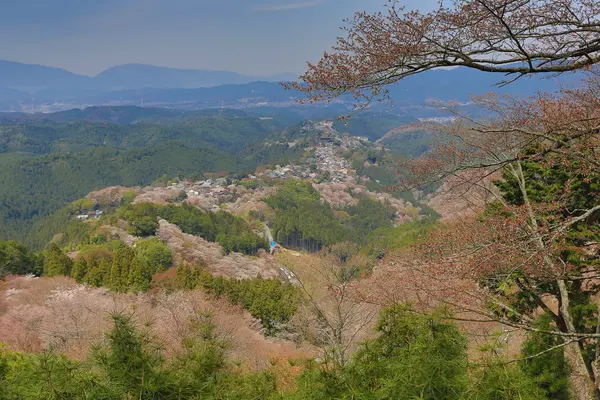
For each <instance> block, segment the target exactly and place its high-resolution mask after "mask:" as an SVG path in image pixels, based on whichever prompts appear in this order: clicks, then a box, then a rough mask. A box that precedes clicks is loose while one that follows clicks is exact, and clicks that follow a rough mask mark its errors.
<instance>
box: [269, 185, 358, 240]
mask: <svg viewBox="0 0 600 400" xmlns="http://www.w3.org/2000/svg"><path fill="white" fill-rule="evenodd" d="M265 202H266V203H267V204H268V205H269V206H271V207H272V208H273V209H275V211H276V213H277V218H276V220H275V221H274V223H273V236H274V237H275V240H276V241H277V242H280V243H282V244H283V245H284V246H291V247H296V248H304V249H308V250H310V251H318V250H320V249H321V247H322V246H327V245H331V244H334V243H337V242H341V241H343V240H345V238H346V232H345V231H344V229H343V227H342V225H341V224H340V222H339V221H338V220H337V219H336V218H335V216H334V215H333V211H332V209H331V207H330V206H329V205H328V204H326V203H321V201H320V200H319V194H318V193H317V192H316V191H315V190H314V189H313V188H312V185H311V184H310V183H296V182H289V183H286V185H285V186H284V187H283V188H282V189H281V190H279V191H278V192H277V194H275V195H274V196H271V197H269V198H267V199H265Z"/></svg>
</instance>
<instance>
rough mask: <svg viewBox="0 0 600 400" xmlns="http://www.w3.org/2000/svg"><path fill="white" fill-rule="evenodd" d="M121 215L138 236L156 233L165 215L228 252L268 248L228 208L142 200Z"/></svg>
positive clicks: (130, 229) (166, 217)
mask: <svg viewBox="0 0 600 400" xmlns="http://www.w3.org/2000/svg"><path fill="white" fill-rule="evenodd" d="M120 214H121V216H122V218H123V219H125V220H126V221H127V222H128V223H129V228H128V230H129V233H130V234H132V235H135V236H151V235H154V234H155V233H156V229H157V228H158V219H159V218H163V219H165V220H167V221H169V222H170V223H172V224H175V225H177V226H179V228H181V230H182V231H183V232H185V233H189V234H191V235H196V236H200V237H202V238H204V239H205V240H208V241H210V242H218V243H219V244H221V245H222V246H223V248H224V249H225V251H226V252H240V253H244V254H248V255H253V254H256V252H257V251H258V250H259V249H266V247H267V243H266V242H265V240H264V239H263V238H261V237H259V236H257V235H256V234H255V233H254V232H252V228H251V227H250V225H249V224H248V223H247V222H246V221H245V220H244V219H243V218H240V217H236V216H235V215H233V214H231V213H228V212H225V211H219V212H216V213H212V212H204V211H202V210H200V209H198V208H196V207H193V206H190V205H188V204H183V205H181V206H176V205H169V206H160V205H156V204H150V203H141V204H136V205H131V206H129V207H126V208H124V209H122V210H121V211H120Z"/></svg>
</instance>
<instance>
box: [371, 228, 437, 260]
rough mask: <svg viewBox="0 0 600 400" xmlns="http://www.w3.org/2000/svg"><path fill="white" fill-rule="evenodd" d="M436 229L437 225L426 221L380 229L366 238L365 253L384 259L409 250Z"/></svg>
mask: <svg viewBox="0 0 600 400" xmlns="http://www.w3.org/2000/svg"><path fill="white" fill-rule="evenodd" d="M434 227H435V223H433V222H430V221H429V220H425V221H415V222H410V223H407V224H402V225H399V226H397V227H395V228H391V227H383V228H378V229H376V230H374V231H373V232H371V233H370V234H369V235H368V236H367V237H366V239H365V243H366V244H365V246H364V251H365V252H366V253H367V254H369V255H372V256H375V257H377V258H383V256H385V255H386V254H388V253H393V252H395V251H399V250H401V249H404V248H407V247H408V246H410V245H411V244H413V243H415V242H417V241H418V240H419V238H421V237H423V236H425V235H426V234H427V232H428V231H430V230H431V229H433V228H434Z"/></svg>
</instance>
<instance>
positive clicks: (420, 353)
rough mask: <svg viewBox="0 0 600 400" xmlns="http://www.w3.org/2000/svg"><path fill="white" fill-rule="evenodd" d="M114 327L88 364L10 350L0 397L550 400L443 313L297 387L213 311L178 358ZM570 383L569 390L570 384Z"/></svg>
mask: <svg viewBox="0 0 600 400" xmlns="http://www.w3.org/2000/svg"><path fill="white" fill-rule="evenodd" d="M111 317H112V320H113V325H114V327H113V329H112V331H110V332H109V333H108V334H107V335H106V338H105V340H104V342H103V343H101V344H99V345H97V346H95V347H94V348H93V350H92V351H91V352H90V354H89V356H88V358H87V359H86V360H85V361H83V362H77V361H73V360H70V359H68V358H66V357H63V356H60V355H56V354H53V353H51V352H46V353H42V354H21V353H15V352H10V351H7V350H3V351H0V382H1V383H2V385H0V399H3V400H16V399H19V400H34V399H35V400H37V399H57V400H58V399H74V400H79V399H107V400H113V399H114V400H124V399H132V398H136V399H144V400H146V399H174V400H175V399H178V400H183V399H240V400H241V399H263V400H275V399H279V400H308V399H332V400H336V399H337V400H343V399H374V400H378V399H380V400H383V399H417V398H418V399H425V400H439V399H446V400H467V399H477V400H513V399H522V400H543V399H550V398H563V397H552V396H553V394H557V392H554V393H550V392H548V391H547V390H544V389H543V388H541V387H540V386H539V385H538V384H536V381H535V377H533V376H532V375H531V374H529V370H528V369H527V367H526V366H525V364H524V363H510V364H508V363H505V362H504V360H503V359H502V358H501V357H499V356H497V355H493V352H491V353H492V354H490V355H489V356H487V357H483V359H482V360H481V361H480V362H478V363H477V364H471V363H470V362H469V360H468V357H467V339H466V337H465V336H464V335H463V334H462V333H461V332H460V330H459V329H458V328H457V327H456V326H455V325H454V323H453V322H452V321H451V319H452V315H450V314H449V313H448V312H447V311H444V310H438V311H435V312H433V313H431V314H429V315H420V314H416V313H415V312H414V311H413V310H412V309H410V308H409V307H407V306H403V305H397V306H393V307H390V308H387V309H384V310H383V311H382V312H381V316H380V319H379V322H378V324H377V328H376V329H377V333H378V334H377V337H375V338H374V339H370V340H367V341H366V342H364V343H363V344H362V345H361V346H360V347H359V349H358V350H357V351H356V352H355V353H354V355H353V356H352V359H351V360H350V362H349V363H348V364H347V365H345V366H341V367H339V368H330V367H328V361H327V360H321V362H322V363H323V364H319V363H316V362H314V361H308V360H307V361H306V362H305V363H304V368H303V372H302V373H301V374H300V376H299V377H298V378H297V382H296V387H295V388H294V389H288V390H285V391H284V390H283V389H282V388H280V387H278V385H277V376H276V375H275V374H274V372H273V370H269V369H267V370H263V371H258V372H252V373H245V374H243V373H241V372H239V371H240V370H239V369H236V368H235V367H234V366H232V365H231V364H230V363H229V362H228V361H227V359H226V351H227V344H226V343H225V342H223V341H222V340H220V339H219V337H220V336H219V332H218V331H217V330H216V327H215V325H214V324H213V323H212V321H211V319H210V317H206V316H205V317H203V318H202V319H200V320H198V321H194V324H195V326H196V329H195V330H194V332H193V333H192V334H190V335H189V336H188V337H186V338H185V339H184V340H183V343H182V346H181V350H179V351H172V352H171V354H172V356H171V358H167V357H166V350H168V349H165V348H164V346H163V345H162V343H161V342H159V341H158V340H157V338H156V337H155V336H153V335H152V331H151V327H150V330H149V329H148V328H146V329H144V330H141V329H139V328H138V327H137V326H136V324H135V323H134V322H133V320H132V319H131V317H130V316H128V315H125V314H118V313H117V314H113V315H112V316H111ZM563 389H568V387H566V388H565V387H563Z"/></svg>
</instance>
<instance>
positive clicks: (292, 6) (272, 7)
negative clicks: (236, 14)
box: [254, 0, 324, 11]
mask: <svg viewBox="0 0 600 400" xmlns="http://www.w3.org/2000/svg"><path fill="white" fill-rule="evenodd" d="M323 3H324V0H313V1H304V2H300V3H287V4H258V5H256V6H255V7H254V10H255V11H286V10H299V9H301V8H309V7H316V6H318V5H321V4H323Z"/></svg>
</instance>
